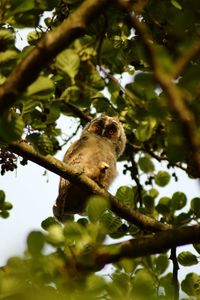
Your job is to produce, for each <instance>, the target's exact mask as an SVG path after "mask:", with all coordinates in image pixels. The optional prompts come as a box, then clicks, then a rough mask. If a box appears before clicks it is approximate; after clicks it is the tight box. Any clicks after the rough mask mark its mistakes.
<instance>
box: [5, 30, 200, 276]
mask: <svg viewBox="0 0 200 300" xmlns="http://www.w3.org/2000/svg"><path fill="white" fill-rule="evenodd" d="M26 35H27V31H21V32H20V35H19V40H20V42H19V46H20V45H21V47H22V45H23V46H24V45H25V36H26ZM21 43H22V44H21ZM58 123H59V127H60V128H62V131H63V132H67V133H68V134H70V130H71V132H72V131H73V128H74V126H75V123H74V121H73V119H68V118H67V117H64V116H63V117H61V118H60V119H59V122H58ZM70 128H71V129H70ZM75 139H76V138H75ZM68 146H69V145H67V146H66V147H64V149H63V150H62V151H59V152H58V153H57V155H56V158H58V159H61V160H62V158H63V156H64V152H65V151H66V149H67V148H68ZM160 168H161V169H166V164H165V163H162V164H161V165H160ZM44 171H45V170H44V169H43V168H42V167H40V166H38V165H36V164H34V163H32V162H28V165H27V166H21V165H20V164H19V166H18V168H17V170H16V171H14V172H7V173H6V174H5V175H4V176H1V175H0V189H2V190H4V191H5V193H6V201H9V202H11V203H12V204H13V206H14V207H13V209H12V210H11V211H10V217H9V218H8V219H2V218H0V241H1V243H0V266H1V265H4V264H5V263H6V261H7V259H8V258H9V257H11V256H15V255H22V254H23V251H24V250H25V248H26V238H27V235H28V233H30V232H31V231H32V230H40V229H41V226H40V225H41V222H42V221H43V220H44V219H46V218H47V217H48V216H51V215H52V206H53V204H54V201H55V199H56V197H57V193H58V183H59V177H58V176H57V175H55V174H53V173H51V172H49V171H48V172H47V176H43V174H44ZM118 173H119V174H118V176H117V178H116V179H115V181H114V183H113V185H112V186H111V188H110V192H111V193H113V194H115V192H116V190H117V188H118V187H119V186H121V185H130V186H131V185H135V183H134V182H132V180H131V179H130V176H129V175H123V173H122V163H119V164H118ZM177 175H178V177H179V180H178V182H175V181H174V179H172V180H171V183H170V184H169V185H168V186H167V187H165V188H160V189H159V190H160V196H169V197H170V196H172V195H173V193H174V192H176V191H181V192H185V193H186V195H187V196H188V197H189V199H192V198H193V197H197V196H199V191H200V188H199V185H198V183H197V181H196V180H191V179H188V177H187V176H186V175H185V174H184V172H182V171H181V170H177ZM183 249H185V251H186V250H187V249H190V247H189V246H187V247H184V248H183V247H181V250H183ZM181 270H182V269H181ZM195 270H196V272H197V270H198V268H197V267H191V268H187V270H186V271H190V272H192V271H195ZM180 272H181V271H180Z"/></svg>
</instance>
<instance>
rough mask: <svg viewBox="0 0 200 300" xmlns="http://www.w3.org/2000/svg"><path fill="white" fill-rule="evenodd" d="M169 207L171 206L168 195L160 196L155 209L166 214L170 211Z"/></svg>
mask: <svg viewBox="0 0 200 300" xmlns="http://www.w3.org/2000/svg"><path fill="white" fill-rule="evenodd" d="M170 207H171V199H170V198H168V197H162V198H160V200H159V202H158V205H157V206H156V210H157V211H158V212H159V213H160V214H162V215H166V214H169V213H170Z"/></svg>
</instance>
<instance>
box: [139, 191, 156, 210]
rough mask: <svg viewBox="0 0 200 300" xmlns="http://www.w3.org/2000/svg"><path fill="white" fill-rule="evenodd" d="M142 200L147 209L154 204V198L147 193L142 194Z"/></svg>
mask: <svg viewBox="0 0 200 300" xmlns="http://www.w3.org/2000/svg"><path fill="white" fill-rule="evenodd" d="M142 201H143V203H144V205H145V207H146V208H147V209H148V210H152V209H153V208H154V206H155V201H154V198H153V197H151V196H148V195H146V196H144V197H143V199H142Z"/></svg>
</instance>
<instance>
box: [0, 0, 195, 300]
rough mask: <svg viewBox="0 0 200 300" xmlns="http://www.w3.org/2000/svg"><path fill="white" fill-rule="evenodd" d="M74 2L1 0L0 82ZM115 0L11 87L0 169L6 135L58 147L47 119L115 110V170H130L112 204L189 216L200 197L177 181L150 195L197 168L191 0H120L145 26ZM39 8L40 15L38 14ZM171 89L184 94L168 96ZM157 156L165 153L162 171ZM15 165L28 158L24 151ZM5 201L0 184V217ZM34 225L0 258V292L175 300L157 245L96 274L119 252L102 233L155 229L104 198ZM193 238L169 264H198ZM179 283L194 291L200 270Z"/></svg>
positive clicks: (180, 218) (2, 121)
mask: <svg viewBox="0 0 200 300" xmlns="http://www.w3.org/2000/svg"><path fill="white" fill-rule="evenodd" d="M82 2H84V1H80V0H78V1H77V0H71V1H68V0H51V1H45V0H39V1H33V0H29V1H26V0H23V1H18V0H12V1H11V0H2V1H1V3H0V84H3V83H5V82H6V78H8V79H9V75H10V74H11V71H12V70H13V69H14V68H15V66H16V65H17V64H19V63H20V62H23V61H24V60H25V58H26V56H27V55H28V54H29V53H31V51H32V50H33V49H35V48H36V47H37V46H36V45H37V42H38V41H40V40H41V38H42V37H43V36H45V34H46V33H47V32H52V31H53V30H54V29H55V28H56V27H57V26H59V25H60V24H61V23H62V22H63V20H65V19H67V18H68V17H69V16H70V15H71V14H72V13H76V9H77V7H79V5H80V4H81V3H82ZM88 2H89V1H88ZM100 2H101V1H100ZM119 2H120V1H119ZM121 2H123V1H121ZM121 2H120V3H121ZM125 2H126V1H125ZM114 3H115V1H113V4H112V5H110V6H109V9H106V8H104V9H103V12H102V13H101V14H100V13H98V15H97V17H96V18H95V19H94V20H93V21H92V22H91V23H90V24H87V27H86V29H85V33H84V35H80V36H78V37H76V38H74V39H73V40H72V42H71V43H70V45H69V46H68V47H67V49H63V51H61V52H60V53H59V54H57V55H55V56H54V59H51V60H48V61H47V63H46V65H45V67H44V68H42V70H41V72H40V74H38V77H37V78H36V79H35V81H34V82H32V83H31V84H30V85H29V86H25V89H23V88H21V90H20V93H18V97H17V101H16V102H15V103H14V105H13V106H12V107H11V108H9V109H8V110H7V111H6V112H5V113H3V114H1V118H0V145H1V148H2V150H1V152H0V163H1V170H2V171H1V175H3V174H4V173H5V172H6V171H13V170H14V169H15V168H16V167H17V157H16V156H15V155H14V154H12V153H11V152H10V151H9V145H10V143H12V142H13V141H18V140H20V139H21V138H22V137H23V139H26V140H27V142H28V143H29V144H31V145H32V146H33V147H34V148H35V150H36V151H37V152H38V153H39V154H41V155H48V154H51V155H54V154H55V153H56V152H57V151H58V150H60V149H61V147H62V145H61V144H60V136H61V135H62V132H61V130H60V129H59V128H58V127H57V121H58V119H59V117H60V116H61V115H65V116H66V118H67V117H69V116H72V117H74V118H78V121H79V123H80V125H81V126H82V125H85V122H86V120H90V118H91V117H93V116H95V115H97V114H99V113H105V114H108V115H112V116H115V115H117V116H118V117H119V119H120V121H121V122H122V123H123V125H124V128H125V131H126V135H127V139H128V142H127V147H126V151H125V153H124V154H123V157H122V158H121V160H122V161H123V162H124V174H127V176H129V175H130V176H131V178H132V180H133V181H132V182H133V183H132V186H126V185H123V186H121V187H120V188H119V189H118V191H117V192H116V197H117V198H118V199H119V201H120V203H122V204H123V205H126V206H127V207H128V208H130V209H135V210H137V211H138V212H139V213H142V214H144V215H146V216H149V217H151V218H154V219H156V220H159V221H161V222H163V223H166V224H170V225H172V226H173V227H174V228H182V227H183V226H186V225H190V224H198V223H199V219H200V198H198V197H196V198H194V199H188V198H187V197H186V195H185V194H184V193H183V192H182V191H174V193H173V195H172V196H171V197H170V196H166V197H160V196H159V189H160V188H162V189H165V187H166V186H167V185H168V184H169V183H170V181H172V180H178V178H177V175H176V170H177V168H180V169H181V170H183V172H185V173H186V174H187V175H188V180H189V178H197V177H199V174H200V168H199V167H198V164H197V163H198V161H197V158H198V153H199V150H200V147H199V144H198V142H196V140H198V139H196V136H197V137H198V134H199V129H200V118H199V115H200V114H199V112H200V101H199V96H200V93H199V76H200V60H199V56H198V54H199V52H200V45H199V28H200V21H199V20H200V19H199V12H200V2H199V1H198V0H191V1H186V0H178V1H176V0H166V1H163V0H139V1H130V6H131V9H132V10H133V11H134V12H135V15H136V16H137V18H136V20H139V22H140V23H141V24H144V25H145V26H146V27H144V28H146V32H145V29H144V28H143V29H141V31H140V29H138V28H140V27H138V28H137V22H136V21H134V22H135V30H136V31H135V30H133V27H134V24H133V23H131V20H130V18H129V19H128V20H127V12H126V11H125V10H124V7H123V8H122V6H120V4H118V5H117V4H116V3H115V4H114ZM96 5H98V4H96ZM46 11H49V12H51V13H50V16H48V17H45V16H43V14H44V12H46ZM41 19H43V23H44V25H41V24H42V23H41ZM23 28H32V32H31V33H29V35H28V37H27V43H28V45H27V46H25V47H24V48H23V49H22V50H19V49H18V48H17V46H16V39H17V38H18V36H19V35H20V29H23ZM149 37H151V39H150V43H149ZM151 45H153V46H151ZM152 47H153V48H152ZM152 49H153V50H152ZM198 49H199V50H198ZM49 51H51V49H49ZM151 51H154V52H151ZM151 53H154V54H155V57H156V59H155V57H153V56H151ZM47 56H48V53H47ZM33 68H34V66H33ZM124 78H125V79H127V80H125V82H126V83H125V85H123V86H122V84H121V79H124ZM169 78H170V80H169ZM2 87H3V85H2ZM176 91H178V92H176ZM174 94H175V97H174V96H173V95H174ZM177 95H178V97H179V96H180V95H181V97H182V102H180V101H179V104H178V106H176V105H175V100H176V99H177ZM0 96H1V94H0ZM174 99H175V100H174ZM178 99H179V98H178ZM179 108H180V109H179ZM188 111H189V113H190V116H192V118H191V119H189V123H191V124H193V123H194V124H195V126H196V127H194V126H193V127H192V130H191V128H190V124H189V123H188V119H187V116H188ZM185 116H186V118H185ZM192 122H193V123H192ZM199 140H200V139H199ZM64 144H65V143H64ZM194 145H196V148H195V147H194ZM7 147H8V148H7ZM198 147H199V148H198ZM195 149H197V150H195ZM195 151H196V152H195ZM162 161H166V162H167V168H168V169H167V170H166V169H163V167H162V164H161V162H162ZM21 163H22V164H26V160H25V158H24V159H23V160H22V161H21ZM158 165H159V167H158ZM190 200H191V201H190ZM11 208H12V205H11V203H9V202H7V201H5V194H4V192H3V191H0V216H1V217H3V218H6V217H8V216H9V212H8V211H9V210H10V209H11ZM42 227H43V230H41V231H38V232H36V231H33V232H31V233H30V234H29V236H28V238H27V250H26V252H25V255H24V256H21V257H12V258H10V259H9V260H8V262H7V264H6V266H4V267H3V268H1V270H0V299H4V298H5V299H32V298H33V297H34V299H43V298H45V297H48V298H49V299H50V300H51V299H52V300H53V299H58V298H59V299H66V298H69V299H88V298H89V299H122V298H126V299H139V300H143V299H172V298H173V297H174V299H176V297H175V296H174V294H175V293H174V286H173V284H172V282H173V281H172V278H173V277H174V274H175V271H176V267H174V268H175V271H174V272H173V270H172V268H171V266H170V268H169V257H170V253H169V252H167V249H166V251H165V252H163V253H161V254H154V255H151V254H152V252H151V251H150V252H149V254H148V255H146V256H140V255H138V256H137V257H134V258H131V257H126V256H124V257H119V258H118V259H116V260H115V261H110V263H112V265H113V269H112V270H111V271H110V272H109V277H108V278H107V277H105V276H103V275H102V274H101V273H96V272H97V271H100V270H101V269H102V268H103V265H102V264H101V257H102V256H101V255H103V254H105V256H106V255H107V256H108V255H109V254H114V255H115V257H117V253H118V251H119V249H118V248H117V247H114V246H113V247H112V246H111V247H110V248H109V249H108V250H107V251H108V253H105V252H104V251H105V248H104V247H105V244H107V240H108V238H112V239H116V240H117V241H118V239H119V238H125V237H126V238H127V237H129V238H134V239H136V238H140V237H146V236H148V237H149V236H151V235H153V234H152V233H151V232H148V231H145V230H143V229H142V228H140V227H138V226H136V224H132V223H131V222H129V221H128V220H126V218H122V217H120V216H117V215H116V214H114V213H113V212H112V207H111V206H110V205H109V203H108V201H106V199H102V197H100V196H95V197H93V198H91V199H90V200H89V202H88V206H87V209H86V217H80V218H79V219H78V220H77V221H68V222H67V223H66V224H64V225H63V226H62V225H60V224H59V223H57V221H56V220H55V219H53V218H52V217H50V218H48V219H47V220H45V221H43V222H42ZM149 238H150V237H149ZM111 241H112V240H111ZM199 242H200V240H199ZM119 245H120V244H119ZM199 245H200V244H198V243H196V244H195V243H194V251H193V252H190V251H184V252H181V253H179V255H178V257H177V262H178V263H179V264H180V265H182V266H191V265H195V264H197V263H198V262H199V253H200V246H199ZM119 247H120V246H119ZM106 249H107V248H106ZM98 257H99V259H98ZM174 265H175V264H174ZM172 273H173V274H172ZM180 286H181V288H182V291H181V293H182V292H185V293H186V294H187V296H185V298H184V299H194V298H195V299H200V298H199V297H200V275H198V274H195V273H189V274H187V275H186V276H185V278H184V279H183V281H182V282H181V283H180ZM33 292H34V293H33ZM188 297H189V298H188ZM191 297H194V298H191Z"/></svg>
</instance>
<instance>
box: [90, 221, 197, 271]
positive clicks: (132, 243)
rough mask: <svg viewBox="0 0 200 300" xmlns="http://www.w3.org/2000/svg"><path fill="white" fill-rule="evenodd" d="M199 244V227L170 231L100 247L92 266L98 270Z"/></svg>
mask: <svg viewBox="0 0 200 300" xmlns="http://www.w3.org/2000/svg"><path fill="white" fill-rule="evenodd" d="M193 243H200V225H195V226H189V227H182V228H180V229H170V230H167V231H163V232H159V233H156V234H154V236H153V237H148V238H140V239H132V240H129V241H126V242H121V243H117V244H114V245H108V246H102V247H101V248H99V249H98V250H97V251H96V253H94V258H95V259H94V261H95V263H94V265H96V266H98V269H101V268H103V266H104V265H106V264H109V263H115V262H117V261H119V260H120V259H122V258H137V257H141V256H145V255H150V254H156V253H161V252H164V251H167V250H169V249H170V248H174V247H177V246H182V245H186V244H193Z"/></svg>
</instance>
